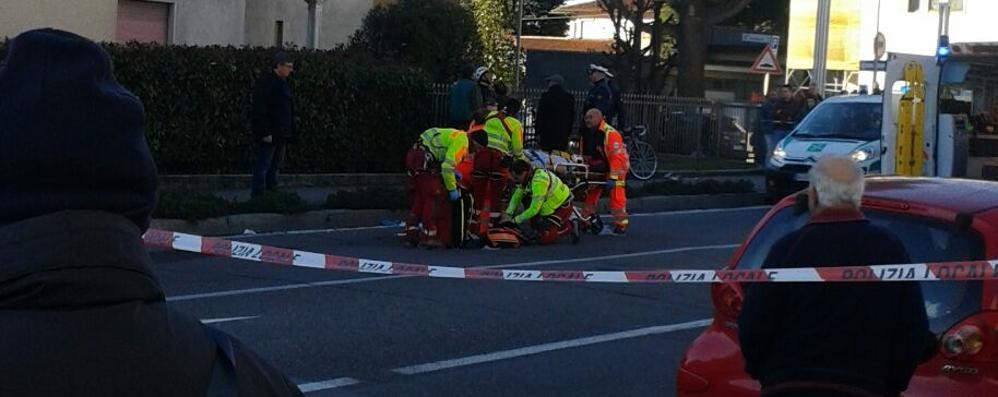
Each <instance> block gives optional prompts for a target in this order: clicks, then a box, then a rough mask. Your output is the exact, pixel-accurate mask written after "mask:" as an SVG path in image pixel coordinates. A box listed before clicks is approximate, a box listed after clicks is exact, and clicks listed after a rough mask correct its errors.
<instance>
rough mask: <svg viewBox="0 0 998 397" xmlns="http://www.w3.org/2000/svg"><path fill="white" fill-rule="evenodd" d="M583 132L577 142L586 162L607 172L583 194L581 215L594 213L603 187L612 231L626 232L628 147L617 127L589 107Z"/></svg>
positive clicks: (615, 232)
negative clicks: (607, 192) (603, 180)
mask: <svg viewBox="0 0 998 397" xmlns="http://www.w3.org/2000/svg"><path fill="white" fill-rule="evenodd" d="M585 124H586V133H585V134H584V135H583V136H582V138H581V139H580V142H579V149H580V150H581V154H582V156H583V158H585V159H586V162H587V163H588V164H590V165H591V166H592V168H591V169H592V170H593V171H596V172H606V183H604V184H602V185H593V186H591V187H590V188H589V191H588V192H587V194H586V200H585V204H584V206H583V208H582V209H583V211H582V215H583V216H585V217H593V216H597V215H596V204H597V203H599V198H600V195H602V194H603V190H604V189H606V190H609V193H610V214H611V215H612V216H613V226H614V227H613V234H614V235H617V236H623V235H625V234H627V224H628V220H627V196H626V195H625V192H624V184H625V180H626V178H627V171H628V169H629V167H630V158H629V157H628V155H627V146H626V145H624V138H623V137H622V136H621V135H620V132H618V131H617V129H616V128H613V127H612V126H610V125H609V124H607V123H606V120H604V119H603V113H602V112H600V110H599V109H590V110H589V111H588V112H586V117H585Z"/></svg>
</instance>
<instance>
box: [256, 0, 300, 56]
mask: <svg viewBox="0 0 998 397" xmlns="http://www.w3.org/2000/svg"><path fill="white" fill-rule="evenodd" d="M276 21H283V22H284V44H291V45H296V46H299V47H304V46H305V28H306V25H307V21H308V5H307V4H306V3H305V0H246V25H245V32H246V35H245V39H246V43H245V44H248V45H251V46H264V47H271V46H273V45H274V44H275V26H276Z"/></svg>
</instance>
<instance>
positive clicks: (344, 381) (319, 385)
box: [298, 378, 360, 393]
mask: <svg viewBox="0 0 998 397" xmlns="http://www.w3.org/2000/svg"><path fill="white" fill-rule="evenodd" d="M359 383H360V381H359V380H357V379H354V378H336V379H330V380H323V381H319V382H312V383H305V384H301V385H298V389H299V390H301V392H302V393H311V392H314V391H320V390H329V389H335V388H337V387H344V386H352V385H356V384H359Z"/></svg>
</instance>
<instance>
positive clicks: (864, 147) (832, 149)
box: [766, 95, 883, 200]
mask: <svg viewBox="0 0 998 397" xmlns="http://www.w3.org/2000/svg"><path fill="white" fill-rule="evenodd" d="M882 115H883V108H882V98H881V96H879V95H858V96H838V97H832V98H828V99H826V100H824V101H822V102H821V103H820V104H818V106H817V107H815V108H814V110H812V111H811V112H810V113H808V115H807V116H806V117H804V119H803V120H801V122H800V123H799V124H798V125H797V127H796V128H794V130H793V131H792V132H791V133H790V134H788V135H787V136H786V137H785V138H783V139H782V140H780V141H779V142H778V143H777V144H776V147H775V148H773V151H772V153H770V156H769V161H768V162H767V164H766V193H767V195H768V196H769V198H770V199H771V200H775V199H779V198H780V197H782V196H784V195H786V194H789V193H793V192H794V191H797V190H800V189H803V188H805V187H807V184H808V171H809V170H810V169H811V166H812V165H814V163H815V162H817V161H818V159H819V158H821V156H824V155H827V154H847V155H850V156H851V157H852V158H853V160H856V162H858V163H859V164H860V166H861V167H863V170H864V171H865V172H867V173H871V174H878V173H880V154H881V153H880V135H881V131H880V126H881V123H882V118H883V117H882Z"/></svg>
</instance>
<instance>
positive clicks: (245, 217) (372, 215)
mask: <svg viewBox="0 0 998 397" xmlns="http://www.w3.org/2000/svg"><path fill="white" fill-rule="evenodd" d="M764 198H765V194H762V193H745V194H717V195H693V196H658V197H638V198H634V199H629V200H628V201H627V209H628V211H630V212H632V213H642V212H662V211H681V210H694V209H711V208H737V207H749V206H755V205H762V204H763V200H764ZM607 203H608V202H607V200H606V199H602V200H600V204H599V210H600V212H601V213H607V211H608V210H607ZM404 216H405V213H404V212H402V211H390V210H321V211H309V212H304V213H301V214H293V215H281V214H239V215H229V216H224V217H218V218H209V219H204V220H200V221H196V222H190V221H186V220H183V219H153V221H152V228H155V229H163V230H169V231H174V232H180V233H191V234H197V235H202V236H225V235H237V234H242V233H243V232H244V231H245V230H247V229H249V230H252V231H254V232H257V233H268V232H280V231H289V230H304V229H333V228H348V227H364V226H376V225H380V224H381V222H382V221H383V220H385V219H400V218H403V217H404Z"/></svg>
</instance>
